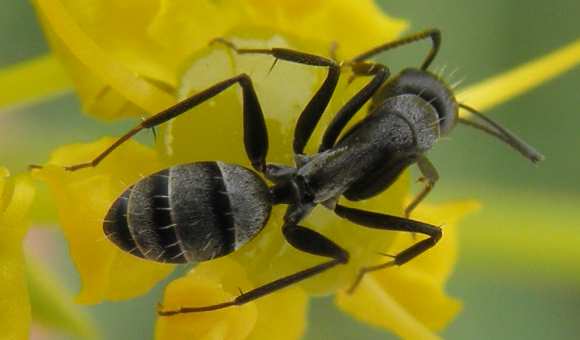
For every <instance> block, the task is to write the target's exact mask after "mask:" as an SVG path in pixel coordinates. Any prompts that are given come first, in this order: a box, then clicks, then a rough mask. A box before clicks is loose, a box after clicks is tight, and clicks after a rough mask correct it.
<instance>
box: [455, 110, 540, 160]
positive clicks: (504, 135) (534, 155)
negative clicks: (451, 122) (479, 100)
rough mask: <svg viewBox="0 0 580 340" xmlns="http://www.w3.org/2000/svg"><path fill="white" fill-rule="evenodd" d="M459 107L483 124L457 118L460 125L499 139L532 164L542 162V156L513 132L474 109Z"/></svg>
mask: <svg viewBox="0 0 580 340" xmlns="http://www.w3.org/2000/svg"><path fill="white" fill-rule="evenodd" d="M459 107H461V108H463V109H465V110H467V111H469V112H471V113H473V114H474V115H475V117H476V118H478V119H480V120H481V121H483V123H485V124H481V123H478V122H475V121H473V120H469V119H465V118H461V117H459V122H460V123H463V124H465V125H469V126H472V127H474V128H476V129H479V130H481V131H483V132H486V133H488V134H490V135H492V136H494V137H496V138H498V139H500V140H501V141H503V142H504V143H506V144H508V145H509V146H511V147H512V148H514V149H515V150H516V151H518V152H519V153H521V154H522V155H523V156H524V157H526V158H527V159H529V160H530V161H532V162H533V163H537V162H540V161H543V160H544V155H542V154H541V153H539V152H538V151H537V150H536V149H534V148H533V147H532V146H531V145H529V144H528V143H526V142H524V141H523V140H522V139H521V138H519V137H518V136H516V135H515V134H514V133H513V132H511V131H509V130H508V129H506V128H504V127H503V126H501V125H499V124H498V123H496V122H494V121H493V120H492V119H491V118H489V117H487V116H485V115H483V114H481V113H480V112H479V111H477V110H476V109H474V108H472V107H470V106H468V105H465V104H461V103H459ZM486 124H487V125H486Z"/></svg>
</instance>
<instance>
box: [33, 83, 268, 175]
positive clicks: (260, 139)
mask: <svg viewBox="0 0 580 340" xmlns="http://www.w3.org/2000/svg"><path fill="white" fill-rule="evenodd" d="M236 83H238V84H239V85H240V86H241V87H242V95H243V108H244V109H243V115H244V120H243V121H244V145H245V148H246V154H247V155H248V158H249V160H250V162H251V163H252V166H253V167H254V168H255V169H256V170H258V171H261V172H263V171H265V169H266V155H267V153H268V131H267V130H266V123H265V120H264V114H263V113H262V108H261V107H260V103H259V101H258V97H257V95H256V91H255V90H254V86H253V85H252V81H251V79H250V77H248V75H246V74H240V75H238V76H235V77H232V78H229V79H226V80H224V81H221V82H219V83H217V84H215V85H213V86H211V87H209V88H207V89H205V90H203V91H201V92H199V93H196V94H194V95H192V96H191V97H189V98H186V99H184V100H182V101H181V102H179V103H177V104H175V105H173V106H171V107H170V108H168V109H166V110H164V111H162V112H159V113H157V114H156V115H154V116H151V117H149V118H147V119H145V120H144V121H142V122H141V123H140V124H139V125H137V126H135V127H134V128H133V129H131V130H130V131H129V132H127V133H126V134H124V135H123V136H121V137H120V138H119V139H117V140H116V141H115V142H114V143H113V144H112V145H111V146H109V147H108V148H107V149H106V150H104V151H103V152H101V153H100V154H99V155H98V156H97V157H95V158H94V159H93V160H92V161H89V162H86V163H80V164H75V165H70V166H67V167H65V169H66V170H69V171H75V170H79V169H83V168H90V167H95V166H97V165H98V164H99V163H100V162H101V161H102V160H103V159H105V158H106V157H107V156H108V155H109V154H110V153H111V152H113V151H114V150H115V149H116V148H117V147H119V146H120V145H121V144H123V143H124V142H126V141H127V140H128V139H130V138H131V137H133V136H134V135H136V134H137V133H138V132H140V131H141V130H143V129H148V128H153V127H155V126H158V125H160V124H162V123H165V122H167V121H168V120H170V119H173V118H175V117H177V116H179V115H181V114H183V113H186V112H188V111H189V110H190V109H192V108H194V107H196V106H197V105H199V104H201V103H203V102H205V101H206V100H208V99H210V98H212V97H214V96H216V95H218V94H220V93H221V92H223V91H224V90H226V89H227V88H229V87H230V86H232V85H234V84H236ZM39 167H40V166H33V168H39Z"/></svg>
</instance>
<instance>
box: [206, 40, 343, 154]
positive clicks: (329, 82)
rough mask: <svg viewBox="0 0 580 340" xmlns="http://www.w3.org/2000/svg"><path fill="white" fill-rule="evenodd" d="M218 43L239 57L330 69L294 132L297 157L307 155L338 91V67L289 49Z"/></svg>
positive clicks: (326, 60)
mask: <svg viewBox="0 0 580 340" xmlns="http://www.w3.org/2000/svg"><path fill="white" fill-rule="evenodd" d="M216 42H217V43H222V44H224V45H226V46H227V47H229V48H231V49H232V50H234V51H235V52H236V53H238V54H267V55H271V56H272V57H274V58H276V61H277V60H278V59H281V60H285V61H289V62H293V63H298V64H304V65H310V66H322V67H328V74H327V76H326V79H325V80H324V83H322V85H321V86H320V88H319V89H318V91H316V93H315V94H314V95H313V96H312V99H310V101H309V102H308V104H306V107H305V108H304V110H303V111H302V113H301V114H300V116H299V118H298V121H297V123H296V128H295V129H294V143H293V147H294V154H295V155H302V154H303V153H304V147H305V146H306V144H307V143H308V140H309V139H310V136H312V132H313V131H314V128H315V127H316V125H317V124H318V122H319V121H320V117H321V116H322V113H323V112H324V110H325V109H326V107H327V106H328V103H329V102H330V98H331V97H332V95H333V93H334V90H335V89H336V84H337V83H338V78H339V75H340V66H339V64H337V63H336V62H335V61H334V60H332V59H328V58H325V57H322V56H318V55H314V54H309V53H304V52H300V51H296V50H291V49H287V48H272V49H260V48H238V47H237V46H236V45H234V44H233V43H232V42H230V41H228V40H225V39H222V38H219V39H216V40H214V43H216Z"/></svg>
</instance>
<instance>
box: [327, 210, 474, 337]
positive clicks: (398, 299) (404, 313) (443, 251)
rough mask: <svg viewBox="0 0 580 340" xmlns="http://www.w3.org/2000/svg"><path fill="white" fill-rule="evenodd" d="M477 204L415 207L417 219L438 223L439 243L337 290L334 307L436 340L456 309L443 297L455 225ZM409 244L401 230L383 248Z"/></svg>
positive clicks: (455, 304) (401, 331) (453, 255)
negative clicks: (350, 287) (351, 286)
mask: <svg viewBox="0 0 580 340" xmlns="http://www.w3.org/2000/svg"><path fill="white" fill-rule="evenodd" d="M477 206H478V205H477V203H474V202H465V203H455V204H446V205H443V206H434V207H433V206H426V205H425V204H423V205H422V206H420V207H419V208H418V209H417V211H416V218H417V219H418V220H421V221H426V222H428V223H432V224H435V225H442V228H443V230H444V234H443V235H444V236H443V238H442V239H441V241H440V242H439V243H438V244H437V245H436V246H435V247H434V248H432V249H430V250H428V251H427V252H426V253H425V254H422V255H420V256H419V257H418V258H416V259H413V260H412V261H410V262H409V263H407V264H405V265H403V266H401V267H397V268H391V269H385V270H382V271H377V272H375V273H373V274H370V275H367V277H366V278H365V279H364V280H363V282H362V283H361V286H360V287H359V289H358V290H357V291H356V292H355V293H354V294H353V295H348V294H346V293H343V292H341V293H339V294H338V295H337V299H336V303H337V305H338V306H339V307H340V308H341V309H342V310H344V311H345V312H347V313H349V314H351V315H353V316H354V317H355V318H357V319H359V320H362V321H366V322H368V323H370V324H373V325H376V326H378V327H382V328H385V329H387V330H390V331H392V332H394V333H395V334H397V335H399V336H400V337H402V338H405V339H436V338H437V336H436V335H435V333H434V332H435V331H440V330H441V329H443V328H444V327H445V325H446V324H447V323H448V322H449V321H451V319H452V318H453V317H454V316H455V314H456V313H457V312H458V311H459V309H460V304H459V302H458V301H457V300H455V299H453V298H450V297H448V296H447V295H446V294H445V293H444V288H443V286H444V284H445V282H446V280H447V278H448V276H449V274H450V271H451V269H452V267H453V265H454V264H455V261H456V258H457V256H456V249H457V233H456V231H455V226H454V224H455V223H456V221H457V220H458V219H459V218H460V217H461V216H463V215H465V214H466V213H468V212H470V211H473V210H474V209H476V208H477ZM413 242H414V241H413V239H412V236H410V235H407V234H404V235H403V234H402V235H400V236H399V237H398V238H397V241H396V242H395V244H393V247H392V249H389V250H388V251H387V252H389V253H397V252H398V251H400V250H402V249H405V248H406V247H409V246H410V245H411V244H412V243H413ZM384 261H385V260H384V259H383V262H384ZM385 315H388V316H389V317H384V316H385Z"/></svg>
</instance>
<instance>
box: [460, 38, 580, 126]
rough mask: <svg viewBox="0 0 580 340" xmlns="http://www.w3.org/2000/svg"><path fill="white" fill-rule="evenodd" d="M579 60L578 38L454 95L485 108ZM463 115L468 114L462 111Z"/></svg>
mask: <svg viewBox="0 0 580 340" xmlns="http://www.w3.org/2000/svg"><path fill="white" fill-rule="evenodd" d="M579 63H580V39H579V40H576V41H575V42H573V43H571V44H569V45H567V46H564V47H562V48H560V49H558V50H556V51H554V52H552V53H550V54H548V55H546V56H543V57H541V58H539V59H536V60H533V61H531V62H528V63H526V64H524V65H521V66H519V67H517V68H515V69H513V70H510V71H508V72H506V73H503V74H499V75H497V76H494V77H492V78H489V79H487V80H485V81H483V82H480V83H478V84H476V85H474V86H470V87H468V88H467V89H465V90H462V91H461V92H460V93H459V94H458V95H457V98H458V99H459V101H461V102H464V103H466V104H468V105H470V106H472V107H475V108H477V109H478V110H481V111H484V110H488V109H490V108H492V107H494V106H496V105H498V104H501V103H503V102H505V101H507V100H509V99H510V98H513V97H515V96H518V95H520V94H522V93H524V92H527V91H530V90H531V89H533V88H534V87H537V86H539V85H541V84H543V83H545V82H546V81H548V80H550V79H552V78H554V77H556V76H558V75H560V74H562V73H564V72H566V71H568V70H570V69H571V68H572V67H574V66H576V65H578V64H579ZM461 115H463V116H469V113H468V112H466V111H465V110H463V111H462V112H461Z"/></svg>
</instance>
